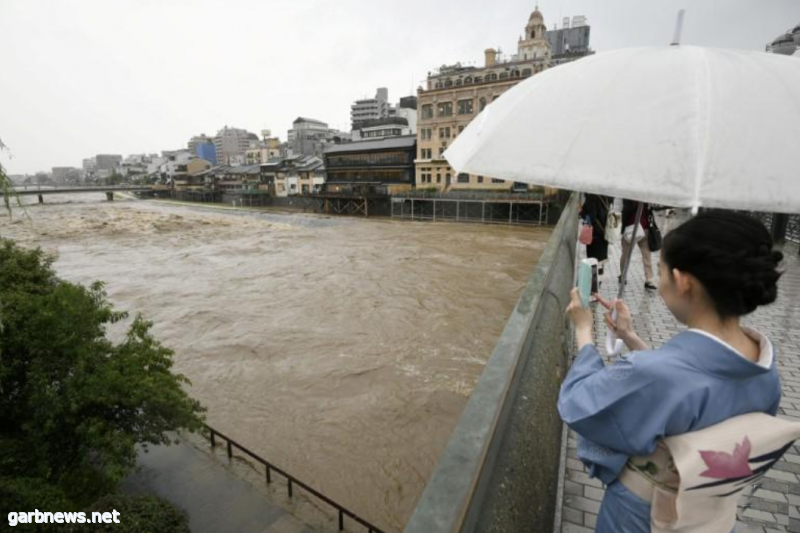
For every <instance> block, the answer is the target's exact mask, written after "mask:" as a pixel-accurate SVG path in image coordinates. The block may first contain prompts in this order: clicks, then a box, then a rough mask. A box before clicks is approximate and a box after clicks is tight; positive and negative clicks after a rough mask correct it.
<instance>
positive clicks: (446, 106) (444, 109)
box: [439, 102, 453, 117]
mask: <svg viewBox="0 0 800 533" xmlns="http://www.w3.org/2000/svg"><path fill="white" fill-rule="evenodd" d="M439 116H440V117H451V116H453V102H442V103H440V104H439Z"/></svg>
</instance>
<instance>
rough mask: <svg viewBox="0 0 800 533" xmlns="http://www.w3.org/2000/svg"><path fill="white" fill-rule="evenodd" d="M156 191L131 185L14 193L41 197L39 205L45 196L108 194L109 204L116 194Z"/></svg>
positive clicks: (46, 189) (33, 188) (15, 190)
mask: <svg viewBox="0 0 800 533" xmlns="http://www.w3.org/2000/svg"><path fill="white" fill-rule="evenodd" d="M156 190H159V189H156V188H154V187H132V186H129V185H127V186H126V185H109V186H96V187H45V188H42V187H38V186H37V187H31V188H28V187H25V188H22V189H20V188H18V187H17V188H15V189H14V193H15V194H17V195H19V196H33V195H37V196H38V197H39V203H40V204H43V203H44V195H45V194H77V193H87V192H103V193H105V194H106V199H108V201H109V202H113V201H114V193H115V192H132V193H152V192H154V191H156Z"/></svg>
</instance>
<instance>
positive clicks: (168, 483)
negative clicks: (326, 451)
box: [122, 440, 320, 533]
mask: <svg viewBox="0 0 800 533" xmlns="http://www.w3.org/2000/svg"><path fill="white" fill-rule="evenodd" d="M139 466H140V470H139V471H138V472H136V473H135V474H133V475H131V476H130V477H128V478H127V479H126V480H125V481H124V482H123V484H122V490H123V491H125V492H129V493H137V494H141V493H147V494H155V495H157V496H160V497H161V498H164V499H166V500H167V501H169V502H170V503H172V504H173V505H175V506H176V507H178V508H180V509H182V510H183V511H185V512H186V513H187V515H188V516H189V527H190V528H191V530H192V532H193V533H219V532H221V531H230V532H234V531H235V532H237V533H315V532H319V531H320V530H319V529H311V528H310V527H308V526H307V525H305V524H304V523H302V522H301V521H300V520H298V519H297V518H295V517H294V516H292V515H291V514H289V513H288V512H287V511H285V510H284V509H283V508H282V507H280V506H277V505H275V504H273V503H270V501H269V500H268V499H267V498H266V497H265V495H264V494H263V493H262V492H261V491H259V490H257V489H256V488H255V487H254V486H253V485H251V484H250V483H249V482H247V481H245V480H243V479H242V478H241V476H239V475H237V474H236V473H234V472H232V471H230V470H229V469H228V468H226V467H225V465H224V464H221V463H220V461H219V459H218V458H217V457H216V456H215V455H213V454H212V453H210V452H208V451H204V450H203V448H201V447H199V446H196V445H194V444H193V443H191V442H190V441H186V440H182V441H181V443H180V444H177V445H173V446H155V447H151V448H150V451H149V452H148V453H142V452H140V454H139Z"/></svg>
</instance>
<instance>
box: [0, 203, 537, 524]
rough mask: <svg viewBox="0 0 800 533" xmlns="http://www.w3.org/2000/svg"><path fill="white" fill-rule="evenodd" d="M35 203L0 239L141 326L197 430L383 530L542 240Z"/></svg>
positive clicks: (420, 227)
mask: <svg viewBox="0 0 800 533" xmlns="http://www.w3.org/2000/svg"><path fill="white" fill-rule="evenodd" d="M34 198H35V197H34ZM30 201H35V200H34V199H31V200H30ZM45 201H46V202H47V203H46V204H45V205H44V206H39V205H31V206H29V207H28V209H27V212H28V217H24V216H22V215H21V213H20V212H19V210H17V211H16V214H15V217H14V219H13V221H9V220H8V218H7V217H5V216H4V217H2V218H1V219H0V235H2V236H3V237H11V238H14V239H16V240H18V241H19V242H21V243H23V244H24V245H26V246H37V245H38V246H42V247H43V248H44V249H46V250H49V251H52V252H55V253H57V255H58V260H57V262H56V263H55V268H56V270H57V271H58V273H59V274H60V275H61V276H62V277H63V278H65V279H68V280H71V281H76V282H81V283H88V282H91V281H94V280H103V281H105V282H106V283H107V291H108V294H109V298H110V300H111V301H112V302H113V303H114V304H115V305H116V306H117V307H118V308H121V309H125V310H128V311H130V312H131V313H137V312H141V313H143V314H144V315H145V316H146V317H147V318H149V319H150V320H152V321H154V322H155V327H154V333H155V335H156V336H157V337H158V338H159V339H161V340H162V341H163V342H164V343H165V344H166V345H168V346H170V347H171V348H173V349H174V350H175V352H176V370H177V371H179V372H181V373H183V374H185V375H186V376H188V377H189V378H190V379H191V381H192V387H191V389H190V393H191V394H192V395H193V396H194V397H196V398H198V399H199V400H200V401H201V402H202V403H203V404H204V405H205V406H206V407H207V408H208V423H209V424H210V425H211V426H213V427H215V428H217V429H219V430H220V431H222V432H223V433H226V434H228V435H229V436H231V437H232V438H234V439H236V440H238V441H239V442H241V443H242V444H244V445H245V446H247V447H249V448H250V449H252V450H253V451H255V452H256V453H259V454H260V455H262V456H263V457H265V458H266V459H268V460H270V461H272V462H273V463H274V464H276V465H278V466H280V467H282V468H284V469H286V470H288V471H289V472H290V473H292V474H293V475H295V476H296V477H298V478H299V479H302V480H308V482H310V484H311V485H312V486H315V487H316V488H318V489H319V490H320V491H321V492H323V493H324V494H326V495H329V496H330V497H332V498H333V499H335V500H337V501H339V502H340V503H342V504H343V505H345V506H346V507H348V508H350V509H352V510H353V511H354V512H356V513H358V514H360V515H362V516H363V517H364V518H366V519H368V520H370V521H372V522H373V523H375V524H376V525H378V526H380V527H382V528H384V529H385V530H387V531H400V530H401V529H402V527H403V525H404V524H405V523H406V521H407V520H408V518H409V517H410V515H411V513H412V512H413V508H414V505H415V503H416V501H417V499H418V498H419V496H420V494H421V493H422V490H423V488H424V486H425V483H426V481H427V479H428V478H429V476H430V475H431V473H432V471H433V468H434V466H435V464H436V461H437V459H438V457H439V455H440V453H441V452H442V450H443V448H444V446H445V445H446V443H447V441H448V438H449V436H450V433H451V431H452V429H453V427H454V425H455V423H456V421H457V419H458V417H459V415H460V413H461V411H462V409H463V408H464V405H465V403H466V400H467V397H468V395H469V394H470V392H471V390H472V388H473V386H474V384H475V382H476V380H477V378H478V377H479V376H480V373H481V371H482V369H483V366H484V363H485V362H486V360H487V358H488V356H489V355H490V354H491V351H492V349H493V347H494V344H495V342H496V341H497V338H498V337H499V335H500V333H501V332H502V329H503V327H504V325H505V322H506V319H507V317H508V315H509V314H510V312H511V311H512V309H513V307H514V305H515V303H516V300H517V298H518V297H519V294H520V291H521V289H522V288H523V286H524V284H525V282H526V281H527V279H528V277H529V275H530V273H531V271H532V269H533V267H534V265H535V264H536V261H537V260H538V258H539V255H540V253H541V251H542V249H543V247H544V245H545V243H546V240H547V237H548V236H549V230H546V229H531V228H510V227H502V226H481V225H471V224H451V223H424V222H409V221H393V220H391V219H369V220H365V219H356V218H327V217H322V216H315V215H302V214H280V213H274V212H271V213H270V214H244V213H241V212H239V213H236V212H232V211H219V210H212V209H204V208H196V207H188V206H179V205H170V204H166V203H157V202H142V201H136V200H126V201H120V200H119V199H118V200H117V201H115V202H113V203H110V202H105V201H103V195H102V194H100V193H95V194H82V195H70V196H61V195H52V196H47V197H46V198H45ZM115 334H118V333H115Z"/></svg>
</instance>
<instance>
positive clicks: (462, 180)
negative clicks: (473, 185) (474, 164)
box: [458, 173, 469, 183]
mask: <svg viewBox="0 0 800 533" xmlns="http://www.w3.org/2000/svg"><path fill="white" fill-rule="evenodd" d="M458 182H459V183H469V174H464V173H461V174H459V175H458Z"/></svg>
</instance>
